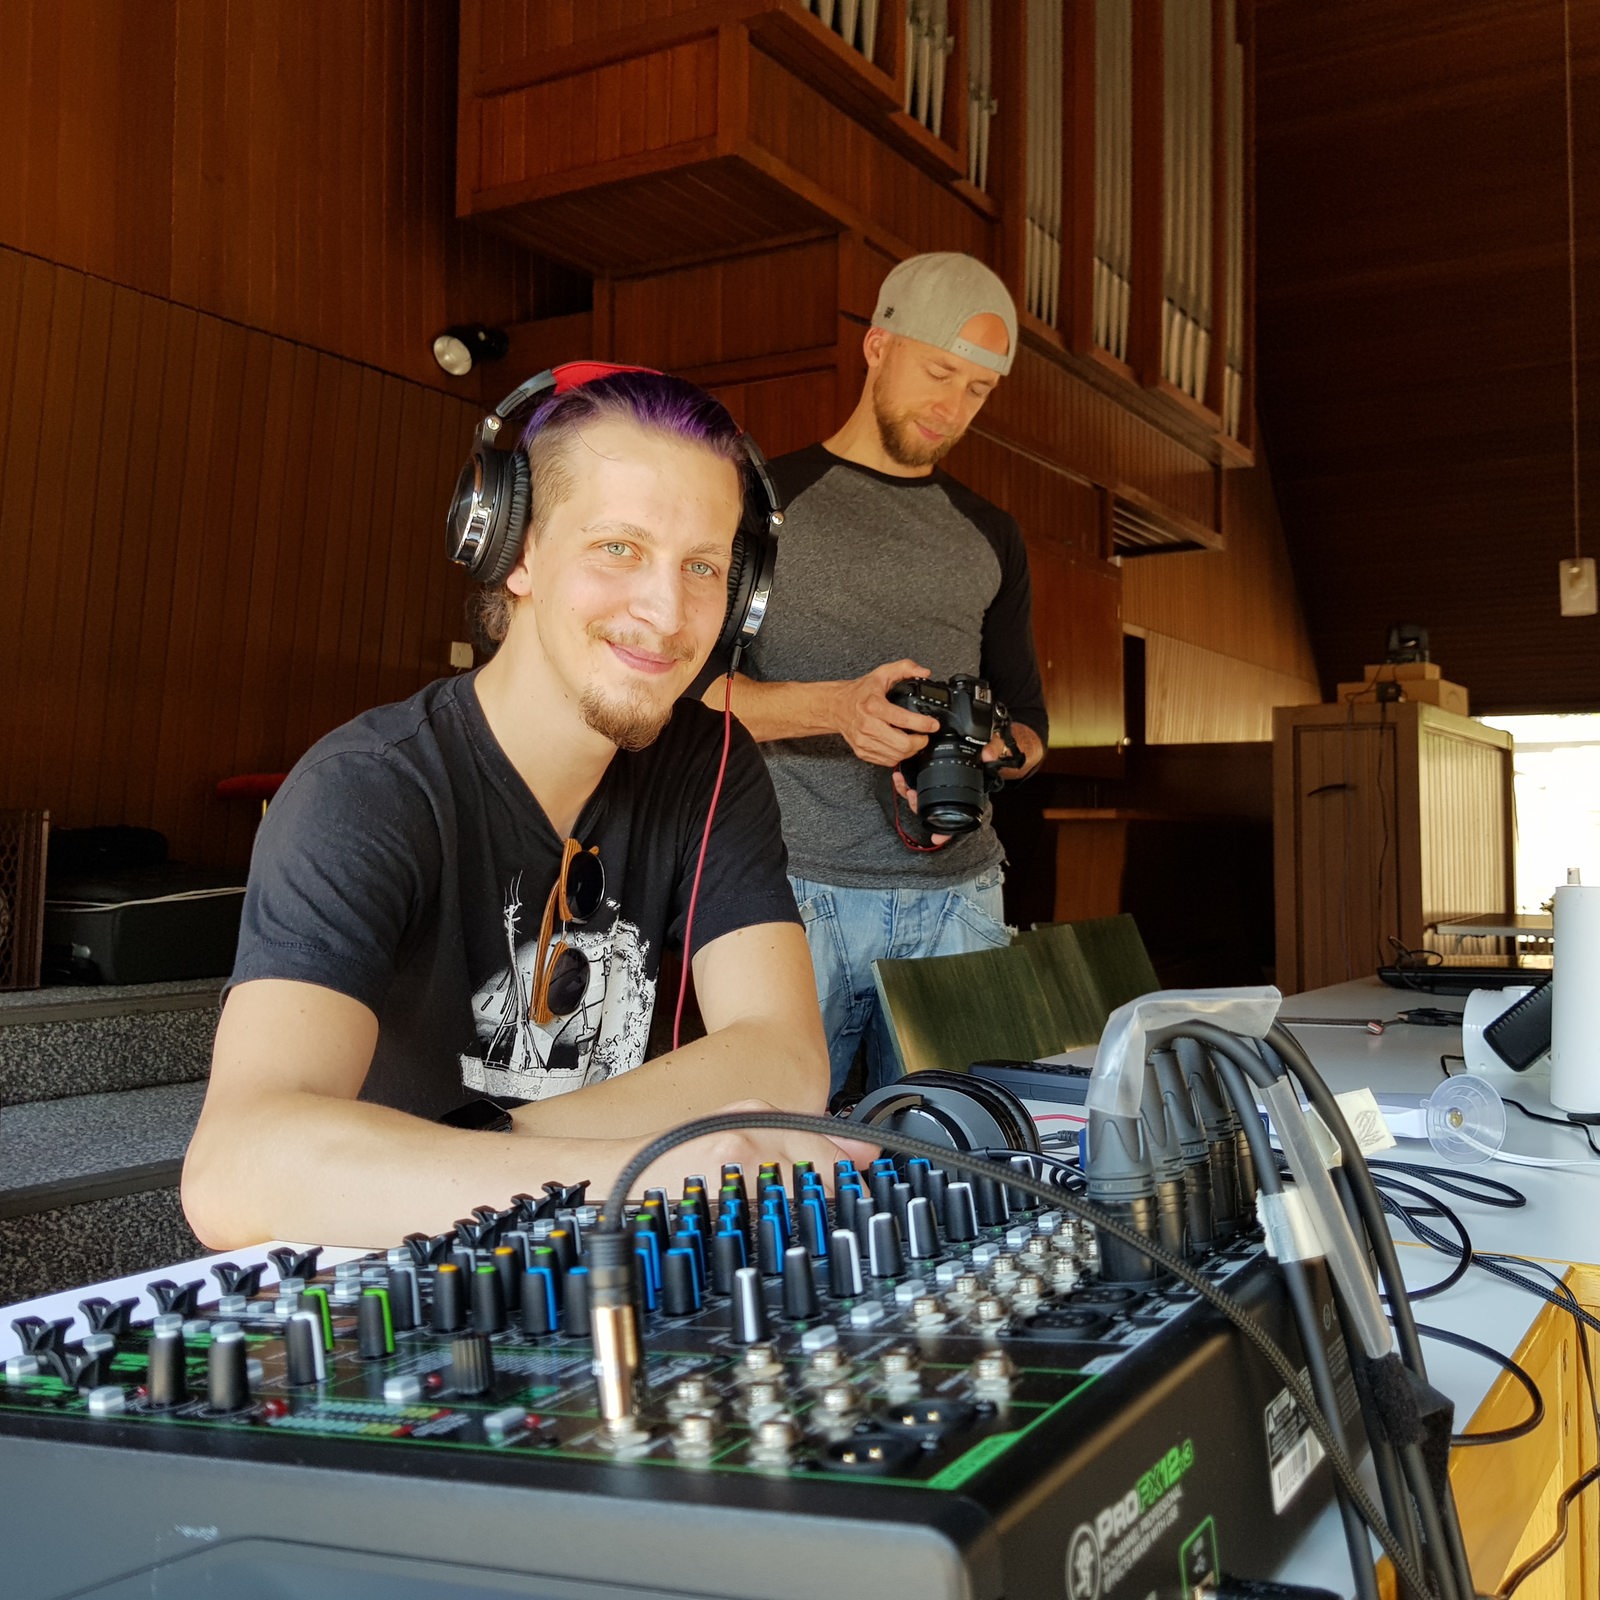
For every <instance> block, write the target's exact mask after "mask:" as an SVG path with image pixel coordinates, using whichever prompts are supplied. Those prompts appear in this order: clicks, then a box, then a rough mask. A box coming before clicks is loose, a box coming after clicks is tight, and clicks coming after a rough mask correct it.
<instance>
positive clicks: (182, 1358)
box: [145, 1313, 189, 1411]
mask: <svg viewBox="0 0 1600 1600" xmlns="http://www.w3.org/2000/svg"><path fill="white" fill-rule="evenodd" d="M151 1328H152V1331H153V1333H154V1337H153V1338H152V1339H151V1340H150V1348H149V1351H148V1353H147V1357H146V1359H147V1362H148V1366H147V1368H146V1377H145V1390H146V1394H147V1396H148V1398H149V1401H150V1404H151V1405H152V1406H154V1407H156V1408H158V1409H159V1410H162V1411H165V1410H168V1409H169V1408H171V1407H172V1406H180V1405H182V1404H183V1402H184V1401H185V1400H187V1399H188V1398H189V1371H188V1359H187V1357H188V1352H187V1350H186V1348H185V1346H184V1341H183V1318H182V1317H180V1316H177V1315H175V1314H172V1313H166V1314H164V1315H162V1316H159V1317H157V1318H156V1319H155V1321H154V1322H153V1323H152V1324H151Z"/></svg>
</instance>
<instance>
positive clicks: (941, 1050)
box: [872, 914, 1161, 1072]
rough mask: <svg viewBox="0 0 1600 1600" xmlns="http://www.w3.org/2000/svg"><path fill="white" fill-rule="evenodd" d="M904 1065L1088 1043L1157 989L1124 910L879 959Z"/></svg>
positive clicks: (948, 1063) (916, 1067) (1016, 1056)
mask: <svg viewBox="0 0 1600 1600" xmlns="http://www.w3.org/2000/svg"><path fill="white" fill-rule="evenodd" d="M872 971H873V976H874V978H875V979H876V981H877V986H878V997H879V1000H880V1001H881V1003H882V1005H883V1012H884V1015H885V1016H886V1017H887V1018H888V1019H889V1031H890V1033H891V1034H892V1035H893V1038H894V1042H895V1048H896V1050H897V1052H898V1054H899V1057H900V1068H901V1071H902V1072H921V1071H924V1070H927V1069H929V1068H938V1069H941V1070H943V1071H946V1072H964V1071H965V1070H966V1069H967V1067H968V1066H970V1065H971V1064H972V1062H974V1061H984V1060H997V1059H998V1060H1014V1061H1032V1060H1035V1059H1036V1058H1038V1057H1039V1056H1047V1055H1055V1054H1056V1053H1057V1052H1059V1051H1062V1050H1071V1049H1074V1048H1076V1047H1077V1046H1079V1045H1085V1044H1093V1043H1095V1042H1096V1041H1097V1040H1098V1039H1099V1037H1100V1030H1101V1029H1102V1028H1103V1027H1104V1026H1105V1020H1106V1018H1107V1017H1109V1016H1110V1015H1111V1013H1112V1012H1113V1011H1115V1010H1116V1008H1117V1007H1118V1006H1120V1005H1122V1004H1123V1003H1124V1002H1125V1001H1127V1000H1131V999H1133V998H1134V997H1135V996H1137V995H1141V994H1148V993H1149V992H1150V991H1151V990H1152V989H1158V988H1160V987H1161V984H1160V980H1159V979H1158V978H1157V977H1156V973H1155V968H1154V967H1153V966H1151V964H1150V957H1149V955H1148V953H1147V952H1146V950H1145V947H1144V941H1143V939H1141V938H1140V937H1139V930H1138V928H1137V926H1136V925H1135V924H1134V920H1133V918H1132V917H1130V916H1127V915H1126V914H1124V915H1121V916H1116V917H1102V918H1097V919H1095V920H1094V921H1090V922H1058V923H1050V924H1046V925H1045V926H1042V927H1038V928H1035V929H1034V930H1033V931H1032V932H1031V933H1023V934H1019V935H1018V936H1017V937H1016V939H1014V940H1013V941H1012V943H1011V944H1010V945H1008V946H1007V947H1006V948H1005V949H1003V950H975V951H971V952H969V953H967V954H965V955H956V956H925V957H923V958H922V959H920V960H913V961H875V962H874V963H873V966H872Z"/></svg>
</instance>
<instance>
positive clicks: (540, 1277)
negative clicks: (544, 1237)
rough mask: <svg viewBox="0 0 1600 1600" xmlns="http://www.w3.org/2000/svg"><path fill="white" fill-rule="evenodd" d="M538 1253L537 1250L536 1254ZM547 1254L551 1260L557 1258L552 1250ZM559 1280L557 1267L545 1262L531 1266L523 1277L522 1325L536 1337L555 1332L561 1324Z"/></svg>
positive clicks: (546, 1252)
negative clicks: (557, 1290) (557, 1297)
mask: <svg viewBox="0 0 1600 1600" xmlns="http://www.w3.org/2000/svg"><path fill="white" fill-rule="evenodd" d="M538 1253H539V1252H538V1251H535V1252H534V1254H535V1256H537V1255H538ZM545 1255H546V1256H548V1257H549V1258H550V1260H551V1261H554V1260H555V1256H554V1254H553V1253H552V1252H551V1251H548V1250H547V1251H545ZM559 1281H560V1280H559V1279H558V1278H557V1277H556V1274H555V1269H554V1268H553V1267H552V1266H549V1265H545V1264H540V1265H537V1266H532V1267H529V1269H528V1271H527V1273H526V1274H525V1276H524V1277H523V1280H522V1326H523V1328H524V1329H525V1330H526V1331H527V1332H528V1333H531V1334H533V1335H534V1336H535V1337H538V1336H539V1335H541V1334H546V1333H554V1332H555V1331H556V1328H557V1327H558V1326H559V1325H560V1321H561V1312H560V1308H559V1305H558V1303H557V1300H556V1285H557V1283H558V1282H559Z"/></svg>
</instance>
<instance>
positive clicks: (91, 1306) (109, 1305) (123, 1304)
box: [78, 1295, 139, 1338]
mask: <svg viewBox="0 0 1600 1600" xmlns="http://www.w3.org/2000/svg"><path fill="white" fill-rule="evenodd" d="M138 1307H139V1302H138V1300H137V1299H131V1300H116V1301H112V1300H107V1299H105V1298H103V1297H101V1296H98V1295H97V1296H96V1297H95V1298H94V1299H92V1300H80V1301H79V1302H78V1310H79V1311H81V1312H82V1313H83V1320H84V1321H85V1322H87V1323H88V1324H89V1332H90V1333H109V1334H110V1335H111V1336H112V1337H113V1338H116V1337H118V1336H120V1335H121V1334H124V1333H126V1332H127V1331H128V1321H129V1319H130V1318H131V1317H132V1315H133V1313H134V1312H135V1311H136V1310H137V1309H138Z"/></svg>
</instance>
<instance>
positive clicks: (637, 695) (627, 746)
mask: <svg viewBox="0 0 1600 1600" xmlns="http://www.w3.org/2000/svg"><path fill="white" fill-rule="evenodd" d="M578 712H579V715H581V716H582V718H583V721H584V725H585V726H586V727H589V728H593V729H594V731H595V732H596V733H598V734H599V735H600V736H601V737H602V738H603V739H609V740H610V741H611V742H612V744H614V745H615V746H616V747H617V748H618V749H619V750H643V749H645V748H646V747H647V746H648V745H652V744H654V743H655V742H656V740H657V739H658V738H660V736H661V730H662V729H663V728H664V727H666V725H667V724H668V723H669V722H670V721H671V720H672V702H671V701H668V703H667V704H666V705H662V704H661V702H660V701H659V700H653V699H651V698H650V696H648V695H647V694H645V693H644V691H643V690H640V689H635V690H633V691H632V692H631V693H627V694H618V695H610V696H607V695H604V694H602V693H601V692H600V691H599V690H598V689H596V688H595V687H594V685H593V684H590V685H589V687H588V688H586V689H585V690H584V691H583V693H582V695H581V696H580V697H579V699H578Z"/></svg>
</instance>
